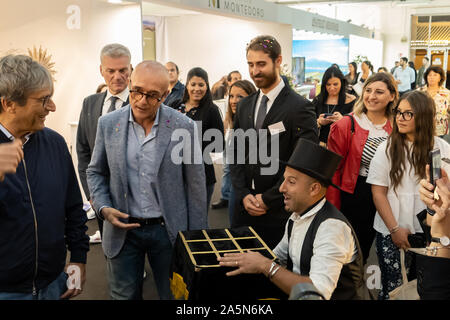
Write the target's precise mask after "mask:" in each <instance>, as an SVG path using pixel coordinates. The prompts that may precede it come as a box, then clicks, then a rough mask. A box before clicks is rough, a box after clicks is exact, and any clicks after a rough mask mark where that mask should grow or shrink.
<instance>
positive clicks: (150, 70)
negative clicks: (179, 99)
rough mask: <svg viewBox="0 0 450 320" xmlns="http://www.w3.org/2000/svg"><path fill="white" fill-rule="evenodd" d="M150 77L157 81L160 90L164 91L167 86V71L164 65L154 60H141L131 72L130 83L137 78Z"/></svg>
mask: <svg viewBox="0 0 450 320" xmlns="http://www.w3.org/2000/svg"><path fill="white" fill-rule="evenodd" d="M138 77H139V78H142V77H144V78H151V79H152V82H155V83H159V85H160V87H161V90H162V91H161V92H164V93H165V92H166V91H167V90H168V88H169V73H168V72H167V69H166V67H165V66H164V65H162V64H161V63H159V62H156V61H149V60H146V61H142V62H141V63H139V64H138V65H137V66H136V68H135V69H134V70H133V73H132V74H131V85H133V83H134V82H135V80H136V79H137V78H138Z"/></svg>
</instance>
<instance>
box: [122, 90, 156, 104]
mask: <svg viewBox="0 0 450 320" xmlns="http://www.w3.org/2000/svg"><path fill="white" fill-rule="evenodd" d="M130 96H131V98H133V99H135V100H141V99H142V97H143V96H145V101H147V103H148V104H153V103H155V102H161V100H162V97H160V96H159V95H158V94H156V93H145V92H141V91H138V90H130Z"/></svg>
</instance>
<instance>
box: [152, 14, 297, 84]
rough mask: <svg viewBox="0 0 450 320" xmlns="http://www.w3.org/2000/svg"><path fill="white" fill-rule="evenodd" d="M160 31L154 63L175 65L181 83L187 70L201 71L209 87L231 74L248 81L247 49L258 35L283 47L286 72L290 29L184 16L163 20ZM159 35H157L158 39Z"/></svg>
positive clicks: (203, 16)
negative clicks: (270, 37) (206, 76)
mask: <svg viewBox="0 0 450 320" xmlns="http://www.w3.org/2000/svg"><path fill="white" fill-rule="evenodd" d="M163 21H164V22H163V23H162V24H163V25H161V28H160V29H162V30H158V25H157V26H156V28H157V30H156V39H157V40H158V39H161V38H163V39H164V40H163V43H164V45H163V46H158V41H157V43H156V59H157V60H158V61H161V62H166V61H174V62H175V63H176V64H177V65H178V67H179V68H180V80H181V81H182V82H183V83H184V82H185V81H186V75H187V72H188V71H189V69H190V68H193V67H202V68H204V69H205V70H206V71H207V72H208V75H209V81H210V86H212V85H213V84H214V83H215V82H216V81H218V80H219V79H220V78H221V77H222V76H224V75H226V74H228V73H229V72H230V71H232V70H239V72H240V73H241V74H242V77H243V78H244V79H248V80H250V75H249V73H248V66H247V60H246V46H247V44H248V43H249V42H250V40H251V39H252V38H254V37H255V36H258V35H261V34H269V35H272V36H274V37H275V38H276V39H277V40H278V41H279V42H280V45H281V47H282V56H283V64H287V66H288V68H289V70H290V67H291V57H292V27H291V26H290V25H283V24H278V23H271V22H262V21H256V20H252V21H251V20H245V19H236V18H229V17H221V16H218V15H211V14H201V15H184V16H179V17H166V18H164V19H163ZM158 34H160V35H158Z"/></svg>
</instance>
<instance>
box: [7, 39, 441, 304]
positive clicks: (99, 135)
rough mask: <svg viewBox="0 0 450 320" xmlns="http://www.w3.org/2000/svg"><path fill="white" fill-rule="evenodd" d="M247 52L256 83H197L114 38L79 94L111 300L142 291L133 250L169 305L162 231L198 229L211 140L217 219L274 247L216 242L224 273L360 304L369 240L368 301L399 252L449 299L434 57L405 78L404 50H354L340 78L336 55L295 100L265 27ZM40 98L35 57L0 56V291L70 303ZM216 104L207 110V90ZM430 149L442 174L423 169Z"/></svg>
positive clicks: (423, 285)
mask: <svg viewBox="0 0 450 320" xmlns="http://www.w3.org/2000/svg"><path fill="white" fill-rule="evenodd" d="M245 53H246V59H247V65H248V71H249V74H250V77H251V79H252V80H253V83H252V82H251V81H249V80H242V76H241V74H240V73H239V72H238V71H232V72H230V73H229V74H228V75H227V77H224V79H222V80H221V81H220V83H219V84H218V85H217V86H216V85H215V86H213V88H210V84H209V79H208V73H207V72H206V71H205V70H204V69H203V68H201V67H194V68H192V69H190V70H189V71H188V73H187V78H186V81H185V84H184V85H183V84H182V83H181V82H180V80H179V73H180V71H179V68H178V66H177V65H176V63H174V62H167V63H166V64H165V65H163V64H161V63H159V62H155V61H143V62H141V63H139V64H138V65H136V66H135V67H134V68H132V66H131V54H130V51H129V50H128V49H127V48H126V47H125V46H123V45H120V44H109V45H106V46H105V47H104V48H103V49H102V51H101V53H100V73H101V75H102V77H103V78H104V80H105V84H106V86H105V87H99V88H98V90H97V93H95V94H93V95H90V96H88V97H86V98H85V99H84V101H83V104H82V109H81V113H80V117H79V124H78V131H77V145H76V151H77V156H78V173H79V177H80V181H81V186H82V189H83V191H84V193H85V195H86V198H87V199H88V200H89V201H90V204H91V206H92V207H93V209H94V210H95V213H96V217H97V221H98V226H99V231H100V234H101V242H102V248H103V252H104V255H105V265H106V270H107V278H108V284H109V295H110V297H111V299H117V300H121V299H142V289H143V278H144V264H145V259H146V257H147V259H148V261H149V264H150V266H151V268H152V274H153V277H154V279H155V284H156V287H157V292H158V295H159V297H160V298H161V299H165V300H170V299H173V296H172V293H171V289H170V281H169V278H170V274H169V270H170V264H171V260H172V259H176V257H173V256H172V253H173V245H174V242H175V240H176V237H177V233H178V231H185V230H200V229H207V228H208V208H209V207H210V201H211V197H212V193H213V191H214V188H215V183H216V172H215V171H214V166H213V164H212V160H211V157H210V153H211V152H216V153H218V152H223V159H224V166H223V168H224V170H223V177H222V185H221V197H220V201H219V202H218V203H213V204H212V208H222V207H228V209H229V220H230V226H231V227H232V228H235V227H241V226H251V227H252V228H253V229H254V230H255V231H256V232H257V233H258V235H259V236H260V237H261V238H262V239H263V240H264V242H265V243H266V244H267V245H268V246H269V247H270V248H271V249H273V252H274V254H275V255H276V257H277V259H276V260H271V259H268V258H267V257H264V256H262V255H261V254H259V253H257V252H252V251H248V252H243V253H230V254H224V255H223V256H221V257H219V258H218V260H219V263H220V265H222V266H226V267H233V268H235V269H234V270H232V271H230V272H228V273H227V275H228V276H234V275H237V274H241V273H262V274H264V275H266V276H267V278H268V279H269V280H268V281H271V282H273V283H274V284H275V285H276V286H278V287H279V288H280V289H281V290H282V291H284V292H285V293H286V294H289V293H290V292H291V290H292V288H293V287H294V286H295V285H296V284H312V285H313V286H314V287H315V288H316V289H317V292H318V294H319V295H320V296H321V297H322V298H324V299H345V300H348V299H365V298H367V297H369V296H370V295H368V294H367V287H366V285H365V282H364V265H365V264H366V263H367V259H368V256H369V253H370V249H371V247H372V244H373V243H374V241H375V248H376V253H377V258H378V263H379V266H380V269H381V282H382V289H381V291H380V294H379V297H378V299H380V300H384V299H389V297H390V296H389V293H390V292H391V291H393V290H394V289H395V288H397V287H399V286H400V285H402V281H403V280H402V274H401V268H400V265H401V263H400V252H401V250H404V251H406V257H407V258H406V264H407V267H408V270H409V276H410V277H411V278H414V277H417V280H418V286H417V289H418V292H419V294H420V296H421V298H423V299H436V298H439V299H449V298H450V274H449V273H448V270H449V261H450V260H449V259H450V243H449V242H450V241H449V237H450V214H449V212H448V211H449V210H450V209H449V206H450V183H449V180H448V176H447V172H449V163H450V160H449V158H450V147H449V145H448V143H447V142H446V140H445V138H446V136H447V135H448V117H449V116H448V107H449V103H450V91H448V90H447V89H445V88H444V87H443V86H442V85H443V83H444V82H445V73H444V71H443V70H442V68H440V67H439V66H433V65H431V66H427V67H426V68H423V69H422V68H421V69H419V71H418V72H417V74H415V73H414V72H412V71H411V70H412V69H411V68H410V67H409V66H408V64H407V62H408V61H407V59H406V58H402V59H401V60H400V63H399V66H398V67H396V68H394V69H393V70H391V72H388V71H387V70H386V69H385V68H384V69H378V72H374V69H373V66H372V64H371V63H370V62H369V61H364V62H363V63H362V64H361V70H362V71H361V72H358V70H357V64H356V63H354V62H352V63H350V64H349V71H350V72H349V73H348V74H347V75H345V76H344V75H343V73H342V72H341V70H339V67H337V66H336V65H333V66H331V67H330V68H328V69H327V70H326V71H325V73H324V75H323V79H322V83H321V90H320V93H319V94H318V95H317V96H315V97H313V99H312V101H310V100H308V99H306V98H305V97H303V96H300V95H299V94H297V93H296V92H295V91H294V90H293V89H292V88H291V86H290V85H289V82H288V81H287V79H286V78H285V77H283V76H281V72H280V70H281V65H282V50H281V46H280V44H279V43H278V41H277V40H276V39H275V38H274V37H272V36H265V35H264V36H258V37H256V38H254V39H252V40H251V41H250V42H249V44H248V45H247V47H246V52H245ZM425 61H426V62H428V60H425V59H424V63H425ZM415 86H417V87H418V89H415ZM52 96H53V80H52V78H51V75H50V73H49V71H48V70H47V69H46V68H45V67H44V66H42V65H41V64H39V63H38V62H36V61H33V60H32V59H31V58H29V57H25V56H22V55H7V56H5V57H3V58H1V59H0V97H1V100H0V102H1V108H0V234H1V238H2V241H1V242H0V269H1V270H3V272H2V274H1V275H0V299H60V298H61V299H65V298H71V297H74V296H77V295H79V294H81V293H82V291H83V288H84V283H85V281H86V272H85V266H86V263H87V261H86V257H87V252H88V250H89V237H88V236H87V235H86V231H87V227H86V221H87V217H86V213H85V211H84V210H83V203H82V197H81V191H80V188H79V186H78V182H77V178H76V175H75V169H74V167H73V164H72V161H71V157H70V154H69V151H68V149H67V146H66V144H65V142H64V139H63V138H62V137H61V136H60V135H59V134H58V133H56V132H54V131H53V130H51V129H48V128H46V127H45V125H44V122H45V117H46V116H47V115H48V114H49V112H54V111H56V105H55V103H54V102H53V100H52ZM223 98H225V99H226V103H227V108H226V114H225V115H224V117H223V118H222V116H221V114H220V111H219V108H218V107H217V105H216V104H215V103H214V100H215V99H223ZM181 132H183V134H182V135H181V134H180V133H181ZM212 132H213V133H217V134H211V133H212ZM242 133H244V134H242ZM198 137H200V139H198ZM205 137H207V138H205ZM211 146H214V147H213V148H211ZM269 150H270V152H268V151H269ZM435 150H439V152H440V155H441V159H439V161H438V163H433V166H436V165H439V166H438V170H440V167H441V166H442V172H441V176H442V177H440V178H437V179H434V180H433V179H431V180H430V173H429V171H430V168H429V165H430V159H429V157H430V152H431V151H435ZM264 152H266V153H267V152H268V154H266V155H264ZM265 156H266V157H265ZM267 156H269V161H267ZM431 171H432V170H431ZM432 172H433V174H435V173H434V171H432ZM18 213H20V214H18ZM417 239H419V240H420V241H421V242H420V241H419V242H420V244H419V245H417V242H418V241H416V240H417ZM413 240H414V242H413ZM412 246H418V247H421V248H424V251H423V252H422V254H419V253H412V252H410V251H408V249H410V248H411V247H412ZM66 250H68V251H70V259H69V260H68V261H69V262H68V263H67V264H66Z"/></svg>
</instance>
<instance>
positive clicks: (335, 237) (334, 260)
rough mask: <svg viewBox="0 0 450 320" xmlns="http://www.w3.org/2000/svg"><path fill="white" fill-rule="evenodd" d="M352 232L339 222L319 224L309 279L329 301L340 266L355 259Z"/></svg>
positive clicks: (343, 223) (329, 221)
mask: <svg viewBox="0 0 450 320" xmlns="http://www.w3.org/2000/svg"><path fill="white" fill-rule="evenodd" d="M356 255H357V249H356V246H355V240H354V238H353V236H352V231H351V229H350V228H349V227H348V225H347V224H346V223H345V222H343V221H340V220H336V219H328V220H326V221H324V222H322V223H321V225H320V227H319V229H318V230H317V234H316V239H315V240H314V249H313V256H312V258H311V269H310V272H309V277H310V279H311V281H312V282H313V284H314V286H315V287H316V288H317V290H319V292H320V293H322V295H323V296H324V297H325V299H327V300H329V299H330V298H331V295H332V294H333V291H334V290H335V289H336V286H337V283H338V280H339V276H340V274H341V270H342V266H343V265H344V264H347V263H350V262H351V261H353V260H354V259H355V258H356Z"/></svg>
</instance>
